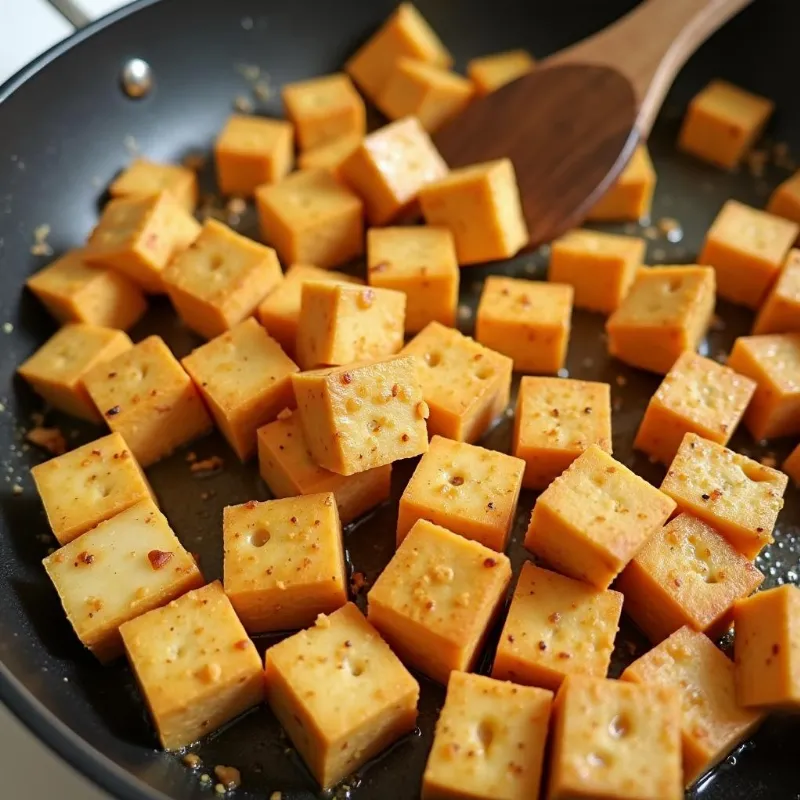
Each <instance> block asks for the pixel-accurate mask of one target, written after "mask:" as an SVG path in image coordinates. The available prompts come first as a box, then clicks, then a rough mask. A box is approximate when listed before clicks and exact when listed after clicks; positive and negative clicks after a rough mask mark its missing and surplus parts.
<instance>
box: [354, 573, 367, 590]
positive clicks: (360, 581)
mask: <svg viewBox="0 0 800 800" xmlns="http://www.w3.org/2000/svg"><path fill="white" fill-rule="evenodd" d="M367 585H368V584H367V578H366V576H365V575H364V573H363V572H354V573H353V574H352V576H351V577H350V588H351V589H352V590H353V594H358V593H359V592H361V591H363V590H364V589H366V587H367Z"/></svg>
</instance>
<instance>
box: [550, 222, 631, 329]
mask: <svg viewBox="0 0 800 800" xmlns="http://www.w3.org/2000/svg"><path fill="white" fill-rule="evenodd" d="M644 252H645V241H644V239H640V238H638V237H635V236H618V235H617V234H613V233H601V232H600V231H589V230H572V231H568V232H567V233H565V234H564V235H563V236H561V237H559V238H558V239H556V240H555V241H554V242H553V244H552V245H551V248H550V267H549V271H548V280H550V281H553V282H555V283H566V284H569V285H570V286H572V287H573V288H574V290H575V306H576V307H577V308H585V309H587V310H588V311H598V312H600V313H601V314H611V313H612V312H614V311H616V310H617V308H619V306H620V304H621V303H622V301H623V300H624V299H625V296H626V295H627V294H628V291H629V290H630V288H631V285H632V284H633V282H634V280H635V279H636V273H637V272H638V270H639V268H640V267H641V265H642V259H643V258H644Z"/></svg>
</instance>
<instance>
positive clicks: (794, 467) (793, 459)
mask: <svg viewBox="0 0 800 800" xmlns="http://www.w3.org/2000/svg"><path fill="white" fill-rule="evenodd" d="M783 471H784V472H785V473H786V474H787V475H788V476H789V477H790V478H791V479H792V480H793V481H794V482H795V483H796V484H797V485H798V486H800V444H799V445H797V447H795V449H794V450H792V452H791V453H790V454H789V457H788V458H787V459H786V461H784V462H783Z"/></svg>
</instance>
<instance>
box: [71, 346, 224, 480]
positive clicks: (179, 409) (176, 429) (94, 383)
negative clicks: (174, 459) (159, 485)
mask: <svg viewBox="0 0 800 800" xmlns="http://www.w3.org/2000/svg"><path fill="white" fill-rule="evenodd" d="M84 384H85V386H86V390H87V391H88V392H89V396H90V397H91V398H92V401H93V402H94V404H95V406H96V407H97V408H98V410H99V411H100V413H101V414H102V415H103V417H104V419H105V421H106V424H107V425H108V427H109V428H111V430H112V431H115V432H117V433H120V434H122V436H123V437H124V439H125V441H126V442H127V443H128V446H129V447H130V449H131V452H132V453H133V455H134V456H135V457H136V459H137V461H138V462H139V463H140V464H141V465H142V466H143V467H149V466H150V465H151V464H155V462H156V461H160V460H161V459H162V458H165V457H166V456H168V455H170V454H171V453H172V452H173V451H174V450H175V449H176V448H178V447H180V446H181V445H184V444H187V443H188V442H190V441H192V440H193V439H196V438H197V437H198V436H202V434H204V433H206V432H207V431H209V430H210V429H211V418H210V417H209V416H208V412H207V411H206V409H205V406H204V405H203V401H202V400H201V399H200V394H199V392H198V390H197V387H196V386H195V385H194V383H192V380H191V378H190V377H189V376H188V375H187V374H186V372H185V371H184V370H183V369H182V367H181V365H180V363H179V362H178V360H177V359H176V358H175V356H173V355H172V353H171V352H170V350H169V348H168V347H167V346H166V345H165V344H164V341H163V340H162V339H161V338H160V337H158V336H149V337H148V338H147V339H143V340H142V341H141V342H139V343H138V344H136V345H134V347H132V348H131V349H130V350H128V351H126V352H125V353H122V355H119V356H117V357H116V358H112V359H111V360H110V361H107V362H105V363H103V364H98V365H97V366H96V367H94V368H93V369H92V370H90V371H89V372H88V373H87V374H86V376H85V377H84Z"/></svg>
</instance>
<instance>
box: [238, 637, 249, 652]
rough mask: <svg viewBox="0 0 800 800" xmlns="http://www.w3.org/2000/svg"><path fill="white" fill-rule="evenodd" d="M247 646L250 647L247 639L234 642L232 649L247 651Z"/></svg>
mask: <svg viewBox="0 0 800 800" xmlns="http://www.w3.org/2000/svg"><path fill="white" fill-rule="evenodd" d="M249 646H250V640H249V639H239V641H238V642H236V644H235V645H234V647H235V648H236V649H237V650H247V648H248V647H249Z"/></svg>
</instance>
